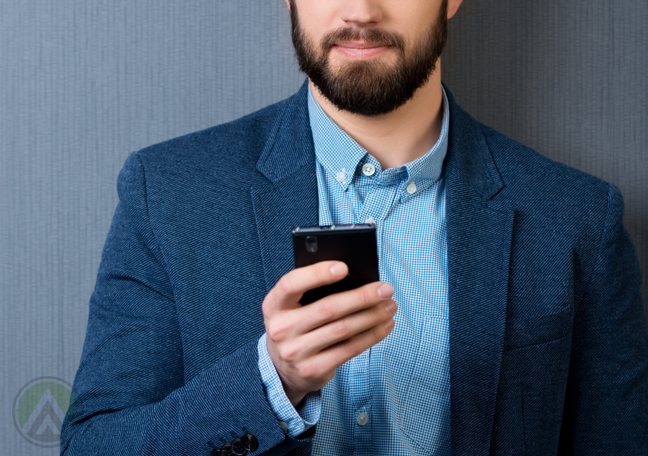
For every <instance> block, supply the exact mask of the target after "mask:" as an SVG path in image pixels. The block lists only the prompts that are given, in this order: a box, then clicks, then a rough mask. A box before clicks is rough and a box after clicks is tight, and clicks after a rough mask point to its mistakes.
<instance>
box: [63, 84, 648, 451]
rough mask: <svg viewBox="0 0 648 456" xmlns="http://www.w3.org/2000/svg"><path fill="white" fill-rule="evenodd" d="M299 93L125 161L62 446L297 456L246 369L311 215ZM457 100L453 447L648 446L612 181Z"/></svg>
mask: <svg viewBox="0 0 648 456" xmlns="http://www.w3.org/2000/svg"><path fill="white" fill-rule="evenodd" d="M306 94H307V91H306V86H305V85H304V86H303V87H302V89H301V90H300V91H299V92H298V93H297V94H296V95H294V96H293V97H291V98H289V99H287V100H285V101H283V102H280V103H278V104H275V105H272V106H269V107H267V108H265V109H263V110H261V111H258V112H255V113H253V114H251V115H249V116H247V117H244V118H242V119H239V120H237V121H234V122H231V123H228V124H225V125H220V126H217V127H214V128H210V129H208V130H204V131H200V132H197V133H194V134H190V135H188V136H184V137H181V138H177V139H173V140H171V141H167V142H164V143H161V144H157V145H155V146H152V147H149V148H146V149H144V150H141V151H139V152H136V153H133V154H131V155H130V156H129V157H128V159H127V160H126V164H125V165H124V168H123V170H122V171H121V173H120V175H119V178H118V184H117V187H118V192H119V198H120V201H119V204H118V206H117V209H116V211H115V215H114V219H113V222H112V226H111V228H110V232H109V234H108V238H107V240H106V244H105V247H104V251H103V256H102V260H101V265H100V267H99V272H98V277H97V282H96V287H95V290H94V293H93V295H92V298H91V301H90V314H89V319H88V327H87V334H86V339H85V344H84V347H83V353H82V357H81V362H80V365H79V369H78V372H77V375H76V378H75V381H74V388H73V399H74V401H73V403H72V405H71V406H70V409H69V411H68V414H67V417H66V420H65V422H64V426H63V430H62V434H61V454H65V455H70V456H72V455H84V456H87V455H90V454H107V455H108V454H109V455H116V454H124V455H146V454H156V455H205V456H207V455H209V454H210V452H211V451H212V449H213V448H217V447H221V445H223V444H224V443H226V442H230V441H232V440H233V439H235V438H238V437H241V436H243V435H246V434H252V435H254V436H255V437H256V438H257V440H258V443H259V447H258V449H257V450H256V451H254V452H251V453H250V454H253V455H256V454H263V455H266V456H270V455H283V454H286V453H289V452H291V451H292V453H291V454H300V455H309V454H310V442H311V440H312V437H313V434H314V432H316V428H314V429H313V430H312V432H307V433H305V434H303V435H302V436H300V438H297V439H294V438H290V437H287V436H286V435H285V434H284V432H283V430H282V428H281V427H280V426H279V424H278V422H277V420H276V418H275V416H274V415H273V412H272V410H271V408H270V405H269V404H268V402H267V399H266V395H265V392H264V389H263V386H262V382H261V378H260V374H259V370H258V367H257V349H256V345H257V341H258V338H259V337H260V336H261V334H263V332H264V324H263V316H262V314H261V303H262V301H263V298H264V296H265V295H266V293H267V292H268V291H269V290H270V288H272V287H273V285H274V284H275V283H276V282H277V280H278V279H279V278H280V277H281V276H282V275H283V274H285V273H286V272H288V271H290V270H291V269H292V268H293V258H292V244H291V237H290V230H291V228H292V227H293V226H297V225H302V226H305V225H316V224H318V198H317V181H316V175H315V154H314V148H313V140H312V135H311V130H310V126H309V120H308V111H307V105H306ZM448 98H449V102H450V119H451V120H450V138H449V150H448V154H447V157H446V159H445V163H444V175H445V179H446V192H447V197H446V198H447V200H446V205H447V206H446V207H447V232H448V269H449V308H450V369H451V410H452V413H451V414H452V418H451V420H452V421H451V441H452V454H453V455H456V456H465V455H556V454H561V455H571V454H574V455H588V456H589V455H599V454H600V455H605V456H609V455H611V454H618V455H647V454H648V339H647V337H646V327H645V320H644V313H643V307H642V302H641V295H640V281H641V274H640V269H639V264H638V261H637V257H636V252H635V250H634V247H633V245H632V242H631V240H630V238H629V236H628V234H627V232H626V230H625V229H624V227H623V225H622V215H623V201H622V198H621V194H620V193H619V191H618V189H617V188H616V187H615V186H614V185H612V184H608V183H606V182H603V181H601V180H599V179H597V178H595V177H592V176H589V175H587V174H585V173H583V172H580V171H577V170H575V169H573V168H570V167H568V166H565V165H562V164H559V163H556V162H554V161H551V160H549V159H547V158H545V157H543V156H541V155H539V154H538V153H536V152H534V151H532V150H530V149H528V148H526V147H524V146H522V145H520V144H518V143H516V142H514V141H512V140H511V139H509V138H507V137H505V136H503V135H502V134H500V133H498V132H496V131H494V130H492V129H490V128H488V127H486V126H484V125H482V124H480V123H478V122H477V121H476V120H475V119H473V118H472V117H471V116H470V115H468V114H467V113H466V112H464V111H462V110H461V108H459V107H458V106H457V104H456V103H455V102H454V100H453V98H452V95H450V93H449V91H448Z"/></svg>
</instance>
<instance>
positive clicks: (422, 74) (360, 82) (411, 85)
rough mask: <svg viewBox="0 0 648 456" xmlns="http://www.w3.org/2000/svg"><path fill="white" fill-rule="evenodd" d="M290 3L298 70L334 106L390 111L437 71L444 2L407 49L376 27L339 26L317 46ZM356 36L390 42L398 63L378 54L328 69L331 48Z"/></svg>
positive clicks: (401, 41) (364, 111)
mask: <svg viewBox="0 0 648 456" xmlns="http://www.w3.org/2000/svg"><path fill="white" fill-rule="evenodd" d="M290 3H291V8H290V18H291V22H292V41H293V45H294V47H295V53H296V55H297V61H298V63H299V69H300V70H301V71H302V72H304V73H305V74H306V76H308V78H309V79H310V80H311V81H313V84H315V86H316V87H317V88H318V89H319V90H320V92H321V93H322V95H324V96H325V97H326V98H327V99H328V100H329V101H330V102H331V103H332V104H333V105H334V106H336V107H337V108H338V109H340V110H344V111H348V112H351V113H354V114H359V115H362V116H379V115H382V114H388V113H390V112H392V111H394V110H395V109H397V108H399V107H400V106H402V105H404V104H405V103H406V102H407V101H408V100H410V99H411V98H412V97H413V96H414V93H415V92H416V91H417V90H418V89H419V88H420V87H422V86H423V85H424V84H425V83H426V82H427V80H428V79H429V78H430V75H431V74H432V73H433V72H434V70H435V69H436V62H437V60H438V59H439V57H440V56H441V53H442V52H443V47H444V46H445V42H446V38H447V35H448V20H447V8H448V2H447V0H443V2H442V4H441V8H440V11H439V17H438V20H437V22H436V24H433V26H432V28H431V29H430V30H429V32H428V33H427V34H425V36H423V37H422V38H421V39H420V40H419V41H418V42H416V43H414V44H413V46H412V49H411V50H410V51H409V52H407V50H406V47H405V40H404V39H403V38H402V37H401V36H400V35H399V34H396V33H392V32H387V31H383V30H379V29H356V28H343V29H338V30H336V31H334V32H331V33H329V34H328V35H326V36H325V37H324V38H322V40H321V42H320V43H319V46H318V45H316V44H315V43H314V42H313V40H312V39H310V38H309V37H307V36H306V34H305V33H304V31H303V30H302V29H301V27H300V24H299V17H298V14H297V5H295V1H294V0H290ZM357 40H362V41H365V42H368V43H372V44H376V45H382V46H391V47H392V48H393V49H395V50H396V54H397V59H396V63H395V64H392V65H390V64H387V63H385V62H382V61H380V59H379V58H377V59H372V60H367V61H361V62H346V63H343V64H342V65H340V66H339V68H337V70H336V69H334V68H332V66H331V63H330V61H329V57H328V56H329V51H330V50H331V48H332V47H333V46H334V45H335V44H336V43H339V42H344V41H357Z"/></svg>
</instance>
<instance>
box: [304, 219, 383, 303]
mask: <svg viewBox="0 0 648 456" xmlns="http://www.w3.org/2000/svg"><path fill="white" fill-rule="evenodd" d="M292 239H293V251H294V256H295V267H296V268H301V267H303V266H309V265H311V264H314V263H319V262H320V261H328V260H338V261H343V262H344V263H346V265H347V266H348V267H349V275H347V276H346V277H345V278H344V279H342V280H340V281H339V282H336V283H333V284H331V285H325V286H323V287H319V288H315V289H313V290H309V291H307V292H306V293H304V296H303V297H302V299H301V300H300V303H301V304H310V303H312V302H315V301H317V300H318V299H321V298H323V297H325V296H328V295H330V294H333V293H339V292H341V291H346V290H352V289H354V288H358V287H360V286H362V285H365V284H367V283H371V282H377V281H378V280H380V276H379V273H378V248H377V244H376V225H374V224H357V225H331V226H308V227H296V228H293V230H292Z"/></svg>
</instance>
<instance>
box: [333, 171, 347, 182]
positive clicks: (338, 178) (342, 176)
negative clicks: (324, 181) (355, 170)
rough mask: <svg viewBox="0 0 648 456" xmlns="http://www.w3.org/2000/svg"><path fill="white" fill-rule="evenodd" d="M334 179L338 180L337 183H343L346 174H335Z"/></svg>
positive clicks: (342, 172)
mask: <svg viewBox="0 0 648 456" xmlns="http://www.w3.org/2000/svg"><path fill="white" fill-rule="evenodd" d="M335 178H336V179H337V180H338V182H344V181H345V180H346V173H345V172H344V171H340V172H339V173H337V175H336V176H335Z"/></svg>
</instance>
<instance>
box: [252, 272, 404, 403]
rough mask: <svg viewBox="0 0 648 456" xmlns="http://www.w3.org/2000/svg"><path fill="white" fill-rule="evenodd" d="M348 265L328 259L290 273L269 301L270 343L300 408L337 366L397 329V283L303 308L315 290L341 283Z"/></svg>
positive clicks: (266, 310) (338, 295) (265, 311)
mask: <svg viewBox="0 0 648 456" xmlns="http://www.w3.org/2000/svg"><path fill="white" fill-rule="evenodd" d="M347 273H348V268H347V266H346V264H344V263H342V262H340V261H322V262H320V263H317V264H313V265H311V266H306V267H303V268H298V269H294V270H292V271H290V272H289V273H287V274H286V275H284V276H283V277H282V278H281V279H280V280H279V281H278V282H277V284H276V285H275V286H274V288H273V289H272V290H270V292H269V293H268V295H267V296H266V297H265V299H264V300H263V318H264V322H265V328H266V335H267V346H268V353H269V354H270V358H271V359H272V362H273V363H274V365H275V368H276V369H277V373H278V374H279V378H281V382H282V384H283V387H284V391H285V392H286V395H287V396H288V399H290V402H291V403H292V404H293V405H294V406H297V404H299V402H301V400H302V399H303V398H304V396H305V395H306V394H307V393H309V392H310V391H317V390H320V389H322V388H323V387H324V385H326V384H327V383H328V382H329V380H331V379H332V378H333V376H334V375H335V369H337V367H338V366H341V365H342V364H344V363H345V362H347V361H348V360H350V359H351V358H353V357H354V356H357V355H359V354H360V353H362V352H364V351H365V350H366V349H368V348H369V347H371V346H373V345H375V344H377V343H378V342H380V341H381V340H383V339H384V338H385V337H387V336H388V335H389V333H390V332H391V331H392V329H393V328H394V320H393V318H392V317H393V316H394V314H395V313H396V309H397V305H396V302H394V301H393V300H392V299H391V296H392V294H393V292H394V289H393V288H392V286H391V285H390V284H388V283H385V282H374V283H370V284H367V285H364V286H362V287H359V288H357V289H355V290H349V291H344V292H342V293H336V294H332V295H329V296H327V297H325V298H322V299H320V300H318V301H316V302H314V303H312V304H308V305H306V306H302V305H301V304H300V303H299V300H300V299H301V297H302V295H303V294H304V293H305V292H306V291H308V290H311V289H314V288H317V287H320V286H322V285H328V284H331V283H335V282H338V281H339V280H341V279H343V278H344V277H346V275H347Z"/></svg>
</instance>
